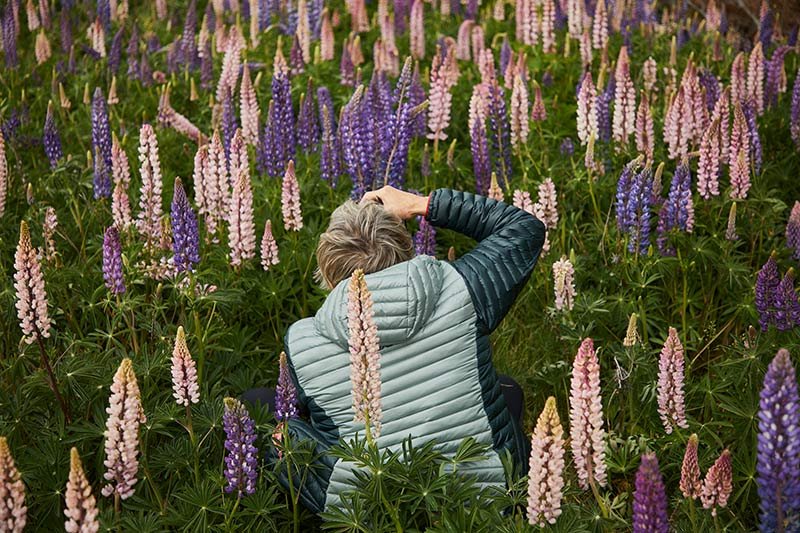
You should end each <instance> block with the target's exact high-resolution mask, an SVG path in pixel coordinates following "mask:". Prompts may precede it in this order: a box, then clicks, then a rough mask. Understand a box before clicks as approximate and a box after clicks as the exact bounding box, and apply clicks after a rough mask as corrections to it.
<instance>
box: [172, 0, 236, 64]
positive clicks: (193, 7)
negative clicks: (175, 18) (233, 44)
mask: <svg viewBox="0 0 800 533" xmlns="http://www.w3.org/2000/svg"><path fill="white" fill-rule="evenodd" d="M245 5H249V3H248V2H245ZM196 28H197V0H192V1H191V2H189V7H188V8H187V9H186V20H185V21H184V23H183V33H182V34H181V40H180V45H179V47H178V57H177V61H178V64H180V65H186V66H187V67H188V68H189V69H194V68H195V61H196V59H197V47H196V46H195V44H194V35H195V32H196ZM209 40H210V39H209Z"/></svg>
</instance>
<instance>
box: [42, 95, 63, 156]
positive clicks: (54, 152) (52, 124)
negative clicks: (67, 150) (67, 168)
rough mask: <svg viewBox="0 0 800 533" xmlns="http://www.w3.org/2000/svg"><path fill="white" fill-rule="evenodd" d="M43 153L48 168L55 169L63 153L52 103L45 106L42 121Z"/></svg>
mask: <svg viewBox="0 0 800 533" xmlns="http://www.w3.org/2000/svg"><path fill="white" fill-rule="evenodd" d="M42 144H43V145H44V153H45V155H46V156H47V160H48V161H50V168H56V166H57V165H58V160H59V159H61V158H62V157H63V155H64V153H63V152H62V150H61V137H59V135H58V129H57V128H56V121H55V119H54V118H53V102H50V103H49V104H48V105H47V117H45V119H44V135H43V136H42Z"/></svg>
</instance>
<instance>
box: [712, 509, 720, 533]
mask: <svg viewBox="0 0 800 533" xmlns="http://www.w3.org/2000/svg"><path fill="white" fill-rule="evenodd" d="M714 511H715V512H714V513H712V514H713V515H714V531H716V532H717V533H721V531H722V529H720V527H719V516H718V515H717V513H716V509H714Z"/></svg>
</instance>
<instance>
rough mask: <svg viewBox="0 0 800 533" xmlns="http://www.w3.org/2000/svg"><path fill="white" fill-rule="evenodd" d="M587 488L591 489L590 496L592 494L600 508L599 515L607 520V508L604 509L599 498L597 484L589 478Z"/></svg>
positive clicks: (604, 504) (601, 499) (601, 498)
mask: <svg viewBox="0 0 800 533" xmlns="http://www.w3.org/2000/svg"><path fill="white" fill-rule="evenodd" d="M589 486H590V487H591V488H592V494H594V499H595V500H596V501H597V505H599V506H600V514H602V515H603V518H608V507H606V503H605V502H604V501H603V497H602V496H600V491H599V490H598V489H597V484H596V483H595V482H594V479H593V478H589Z"/></svg>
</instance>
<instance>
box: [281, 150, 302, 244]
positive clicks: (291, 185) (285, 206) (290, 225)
mask: <svg viewBox="0 0 800 533" xmlns="http://www.w3.org/2000/svg"><path fill="white" fill-rule="evenodd" d="M281 212H282V213H283V227H284V228H285V229H286V231H292V230H293V231H300V230H301V229H302V227H303V214H302V212H301V210H300V185H299V184H298V183H297V176H296V174H295V170H294V161H289V164H288V165H286V172H285V173H284V175H283V186H282V188H281Z"/></svg>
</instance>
